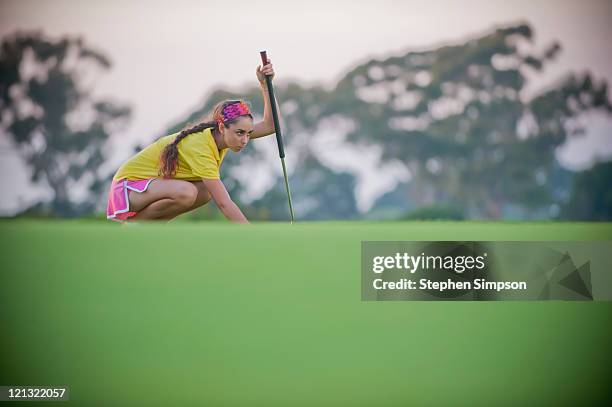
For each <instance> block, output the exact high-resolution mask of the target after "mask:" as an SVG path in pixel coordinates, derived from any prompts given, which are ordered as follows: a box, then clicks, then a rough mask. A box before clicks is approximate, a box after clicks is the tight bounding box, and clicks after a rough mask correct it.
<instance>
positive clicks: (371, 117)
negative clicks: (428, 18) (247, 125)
mask: <svg viewBox="0 0 612 407" xmlns="http://www.w3.org/2000/svg"><path fill="white" fill-rule="evenodd" d="M531 39H532V29H531V27H530V26H529V25H518V26H512V27H507V28H502V29H497V30H496V31H494V32H493V33H491V34H489V35H485V36H483V37H481V38H477V39H474V40H470V41H467V42H466V43H463V44H460V45H454V46H444V47H441V48H439V49H435V50H431V51H424V52H409V53H407V54H405V55H402V56H398V57H393V58H389V59H387V60H384V61H370V62H369V63H367V64H364V65H361V66H359V67H358V68H356V69H354V70H353V71H351V72H350V73H349V74H347V75H346V77H345V78H344V79H342V80H341V81H340V82H339V84H338V86H337V87H336V90H335V92H336V94H337V98H336V100H335V101H334V102H333V103H332V104H330V105H329V106H327V107H326V109H329V110H332V111H333V110H339V109H341V110H348V109H349V108H350V109H351V111H352V112H354V114H353V115H352V117H354V118H355V120H357V121H358V123H359V125H358V126H357V127H356V129H355V131H353V132H352V133H351V134H350V135H349V137H350V139H351V140H353V141H369V142H373V143H376V144H378V145H380V146H381V147H382V148H383V149H384V155H383V159H399V160H401V161H402V162H404V164H405V165H406V166H407V167H408V168H409V169H410V171H411V173H412V175H413V184H414V185H413V188H412V191H413V195H412V196H411V199H412V200H414V201H415V202H416V203H417V204H420V205H426V204H432V203H440V202H443V203H450V204H456V205H457V206H458V207H462V208H466V209H467V211H468V214H469V215H470V216H471V217H487V218H499V217H500V216H501V215H502V208H503V206H504V205H505V204H508V203H517V204H520V205H522V206H525V207H527V208H537V207H540V206H543V205H549V204H550V203H551V202H552V201H553V196H552V190H553V186H552V185H550V183H549V182H548V180H549V179H550V178H551V177H552V176H553V172H554V171H555V170H556V168H557V167H556V163H557V162H556V158H555V149H556V148H557V147H558V146H560V145H562V144H563V143H564V142H565V141H566V139H567V137H570V136H573V135H577V134H580V133H581V132H582V130H583V129H582V128H580V126H578V124H577V121H576V120H574V119H575V118H576V117H577V116H578V115H580V114H581V113H583V112H586V111H589V110H593V109H600V110H602V111H605V112H607V114H609V113H610V112H612V106H611V104H610V101H609V100H608V95H607V84H606V83H605V82H604V81H601V82H599V83H597V82H596V81H595V80H593V78H592V76H591V75H590V74H588V73H587V74H585V75H582V76H577V75H574V74H571V75H568V76H567V77H566V78H564V79H563V80H562V81H561V82H559V83H557V84H556V85H555V86H553V87H551V88H550V89H549V90H547V91H545V92H543V93H541V94H539V95H537V96H536V97H534V98H532V99H530V100H527V99H526V98H525V97H524V96H523V93H524V91H525V87H526V85H527V74H528V73H529V71H530V70H531V71H532V72H533V70H535V71H539V70H541V69H542V68H543V67H544V65H545V64H547V63H549V62H550V61H552V60H553V59H554V57H555V56H556V55H557V53H558V52H559V51H560V45H559V44H556V43H555V44H552V45H550V46H549V47H548V48H547V49H545V50H544V51H543V52H542V53H540V54H538V55H534V54H530V53H526V52H525V51H522V50H521V49H524V48H528V47H521V45H524V44H526V43H529V42H530V41H531Z"/></svg>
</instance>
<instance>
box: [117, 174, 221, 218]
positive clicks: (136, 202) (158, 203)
mask: <svg viewBox="0 0 612 407" xmlns="http://www.w3.org/2000/svg"><path fill="white" fill-rule="evenodd" d="M128 197H129V200H130V210H132V211H135V212H138V213H137V214H136V215H135V216H133V217H131V218H130V219H133V220H166V221H168V220H170V219H173V218H175V217H176V216H178V215H180V214H182V213H185V212H189V211H191V210H193V209H195V208H197V207H199V206H202V205H204V204H205V203H206V202H208V201H209V200H210V198H211V197H210V193H209V192H208V190H207V189H206V187H205V186H204V183H203V182H201V181H183V180H174V179H155V180H154V181H152V182H151V184H150V185H149V188H148V189H147V190H146V191H145V192H142V193H138V192H135V191H129V192H128Z"/></svg>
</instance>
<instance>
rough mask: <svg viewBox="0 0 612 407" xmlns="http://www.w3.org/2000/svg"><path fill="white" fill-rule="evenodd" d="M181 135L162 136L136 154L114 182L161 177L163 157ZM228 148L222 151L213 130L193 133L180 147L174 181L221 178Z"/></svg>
mask: <svg viewBox="0 0 612 407" xmlns="http://www.w3.org/2000/svg"><path fill="white" fill-rule="evenodd" d="M177 135H178V133H174V134H170V135H169V136H163V137H160V138H159V139H158V140H157V141H156V142H154V143H153V144H150V145H149V146H148V147H146V148H144V149H143V150H141V151H140V152H138V153H137V154H136V155H134V156H132V157H131V158H130V159H129V160H128V161H126V162H125V163H124V164H123V165H122V166H121V167H119V169H118V170H117V173H116V174H115V176H114V177H113V181H116V180H120V179H123V178H127V179H128V180H138V179H149V178H159V177H160V176H159V175H158V173H159V158H160V157H161V153H162V151H163V149H164V147H166V146H167V145H168V144H169V143H171V142H173V141H174V139H175V137H176V136H177ZM227 150H228V149H227V148H224V149H223V150H221V151H220V152H219V150H218V148H217V144H216V143H215V139H214V138H213V136H212V128H207V129H204V130H203V131H200V132H198V133H191V134H189V135H188V136H187V137H185V138H184V139H182V140H181V142H180V143H179V144H178V152H179V154H178V168H177V171H176V175H175V176H174V177H173V178H174V179H183V180H187V181H199V180H201V179H202V178H205V179H220V175H219V171H220V169H221V162H222V161H223V158H224V157H225V154H226V153H227Z"/></svg>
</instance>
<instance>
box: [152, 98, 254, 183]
mask: <svg viewBox="0 0 612 407" xmlns="http://www.w3.org/2000/svg"><path fill="white" fill-rule="evenodd" d="M232 105H240V106H245V104H244V102H243V101H241V100H233V99H232V100H224V101H223V102H219V103H217V104H216V105H215V107H214V108H213V110H212V112H211V113H210V114H209V116H208V117H206V118H205V119H204V121H202V122H200V123H198V124H196V125H195V126H187V127H185V128H183V130H181V132H180V133H179V134H178V135H177V136H176V137H175V139H174V141H172V142H171V143H170V144H168V145H167V146H166V147H165V148H164V150H163V151H162V153H161V157H160V160H159V172H158V175H159V176H161V177H163V178H173V177H174V176H175V175H176V172H177V170H178V155H179V152H178V143H180V142H181V140H182V139H184V138H185V137H187V136H188V135H190V134H192V133H198V132H201V131H203V130H205V129H208V128H211V127H212V128H216V129H217V130H219V125H220V123H221V122H222V123H223V124H224V125H225V126H226V127H227V126H229V125H230V124H233V123H235V122H237V121H238V119H239V118H240V117H243V116H248V117H250V118H251V119H252V118H253V115H252V114H251V113H250V112H248V111H245V110H243V111H242V113H245V114H242V115H241V116H237V117H234V116H235V110H236V109H232ZM228 106H230V109H228V110H227V111H232V112H233V113H234V114H226V112H227V111H226V107H228Z"/></svg>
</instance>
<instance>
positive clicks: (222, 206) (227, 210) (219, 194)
mask: <svg viewBox="0 0 612 407" xmlns="http://www.w3.org/2000/svg"><path fill="white" fill-rule="evenodd" d="M202 182H204V186H205V187H206V189H208V192H210V195H211V197H212V199H213V201H215V204H216V205H217V207H218V208H219V210H220V211H221V212H222V213H223V215H225V217H226V218H227V219H229V220H230V221H232V222H236V223H249V221H248V220H247V218H246V217H245V216H244V214H243V213H242V211H240V208H238V205H236V204H235V203H234V201H232V198H230V196H229V193H228V192H227V189H225V185H223V182H221V180H220V179H202Z"/></svg>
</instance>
